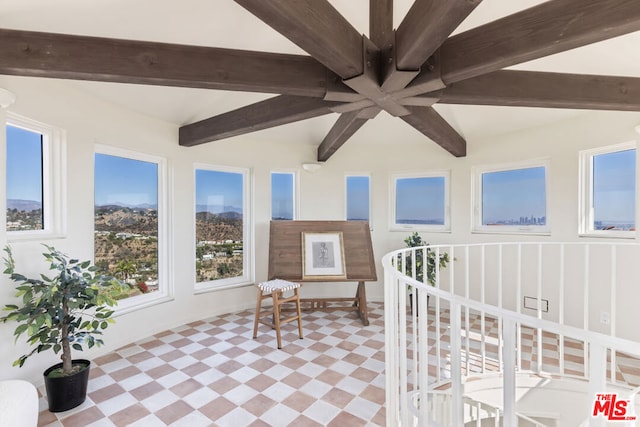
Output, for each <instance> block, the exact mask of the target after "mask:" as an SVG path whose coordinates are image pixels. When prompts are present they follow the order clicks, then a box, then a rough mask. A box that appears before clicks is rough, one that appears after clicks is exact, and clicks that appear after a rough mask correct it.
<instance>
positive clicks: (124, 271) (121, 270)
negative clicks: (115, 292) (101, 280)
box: [114, 259, 137, 282]
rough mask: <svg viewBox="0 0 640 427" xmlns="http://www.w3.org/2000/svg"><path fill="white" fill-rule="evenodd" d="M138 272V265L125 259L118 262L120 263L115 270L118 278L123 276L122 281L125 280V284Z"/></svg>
mask: <svg viewBox="0 0 640 427" xmlns="http://www.w3.org/2000/svg"><path fill="white" fill-rule="evenodd" d="M136 271H137V268H136V263H135V262H133V261H131V260H128V259H123V260H122V261H118V263H117V264H116V266H115V268H114V273H115V274H116V275H117V276H121V277H122V280H124V281H125V282H126V281H127V279H129V276H131V275H132V274H135V273H136Z"/></svg>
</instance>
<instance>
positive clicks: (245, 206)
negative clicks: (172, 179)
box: [193, 163, 255, 294]
mask: <svg viewBox="0 0 640 427" xmlns="http://www.w3.org/2000/svg"><path fill="white" fill-rule="evenodd" d="M197 170H208V171H213V172H231V173H241V174H242V176H243V185H242V192H243V193H244V197H243V201H242V228H243V230H242V234H243V241H242V248H243V251H244V254H243V259H242V262H243V266H242V267H243V272H244V274H243V275H242V276H238V277H230V278H227V279H218V280H210V281H207V282H199V283H198V282H196V281H195V260H196V256H195V249H196V221H195V205H196V171H197ZM193 208H194V211H193V273H194V280H193V282H194V293H195V294H201V293H205V292H212V291H219V290H223V289H232V288H239V287H242V286H246V285H251V284H253V283H254V281H255V278H254V277H255V253H254V250H253V241H254V227H253V210H252V209H253V174H252V171H251V169H249V168H240V167H231V166H216V165H211V164H203V163H196V164H194V167H193Z"/></svg>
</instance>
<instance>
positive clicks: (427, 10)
mask: <svg viewBox="0 0 640 427" xmlns="http://www.w3.org/2000/svg"><path fill="white" fill-rule="evenodd" d="M481 2H482V0H416V1H415V2H414V3H413V5H412V6H411V9H410V10H409V12H408V13H407V15H406V16H405V17H404V19H403V21H402V23H401V24H400V26H399V27H398V30H397V31H396V40H395V41H396V66H397V68H398V69H399V70H419V69H420V67H422V64H424V63H425V62H426V61H427V59H429V57H430V56H431V55H433V54H434V53H435V51H436V50H437V49H438V48H439V47H440V45H441V44H442V43H443V42H444V41H445V40H446V39H447V37H449V35H450V34H451V33H452V32H453V31H454V30H455V29H456V28H457V27H458V25H460V23H461V22H462V21H464V20H465V18H466V17H467V16H469V14H470V13H471V12H472V11H473V10H474V9H475V8H476V7H477V6H478V5H479V4H480V3H481Z"/></svg>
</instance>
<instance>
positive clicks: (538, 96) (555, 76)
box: [419, 70, 640, 111]
mask: <svg viewBox="0 0 640 427" xmlns="http://www.w3.org/2000/svg"><path fill="white" fill-rule="evenodd" d="M423 96H424V97H426V98H428V99H429V98H430V97H432V95H429V94H426V95H423ZM438 96H439V102H441V103H444V104H469V105H499V106H517V107H546V108H575V109H589V110H617V111H640V78H637V77H618V76H597V75H587V74H561V73H545V72H535V71H514V70H503V71H495V72H493V73H490V74H485V75H482V76H478V77H475V78H472V79H468V80H464V81H461V82H458V83H453V84H452V85H450V86H448V87H447V88H446V89H444V90H442V91H440V92H439V93H438ZM421 97H422V96H421ZM421 97H419V98H421Z"/></svg>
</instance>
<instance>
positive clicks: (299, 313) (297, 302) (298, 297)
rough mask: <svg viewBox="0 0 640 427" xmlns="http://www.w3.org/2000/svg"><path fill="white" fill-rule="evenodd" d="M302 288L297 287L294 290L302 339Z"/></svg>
mask: <svg viewBox="0 0 640 427" xmlns="http://www.w3.org/2000/svg"><path fill="white" fill-rule="evenodd" d="M299 291H300V288H295V289H294V290H293V292H295V294H296V311H297V312H298V332H299V333H300V339H302V310H300V293H299Z"/></svg>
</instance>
